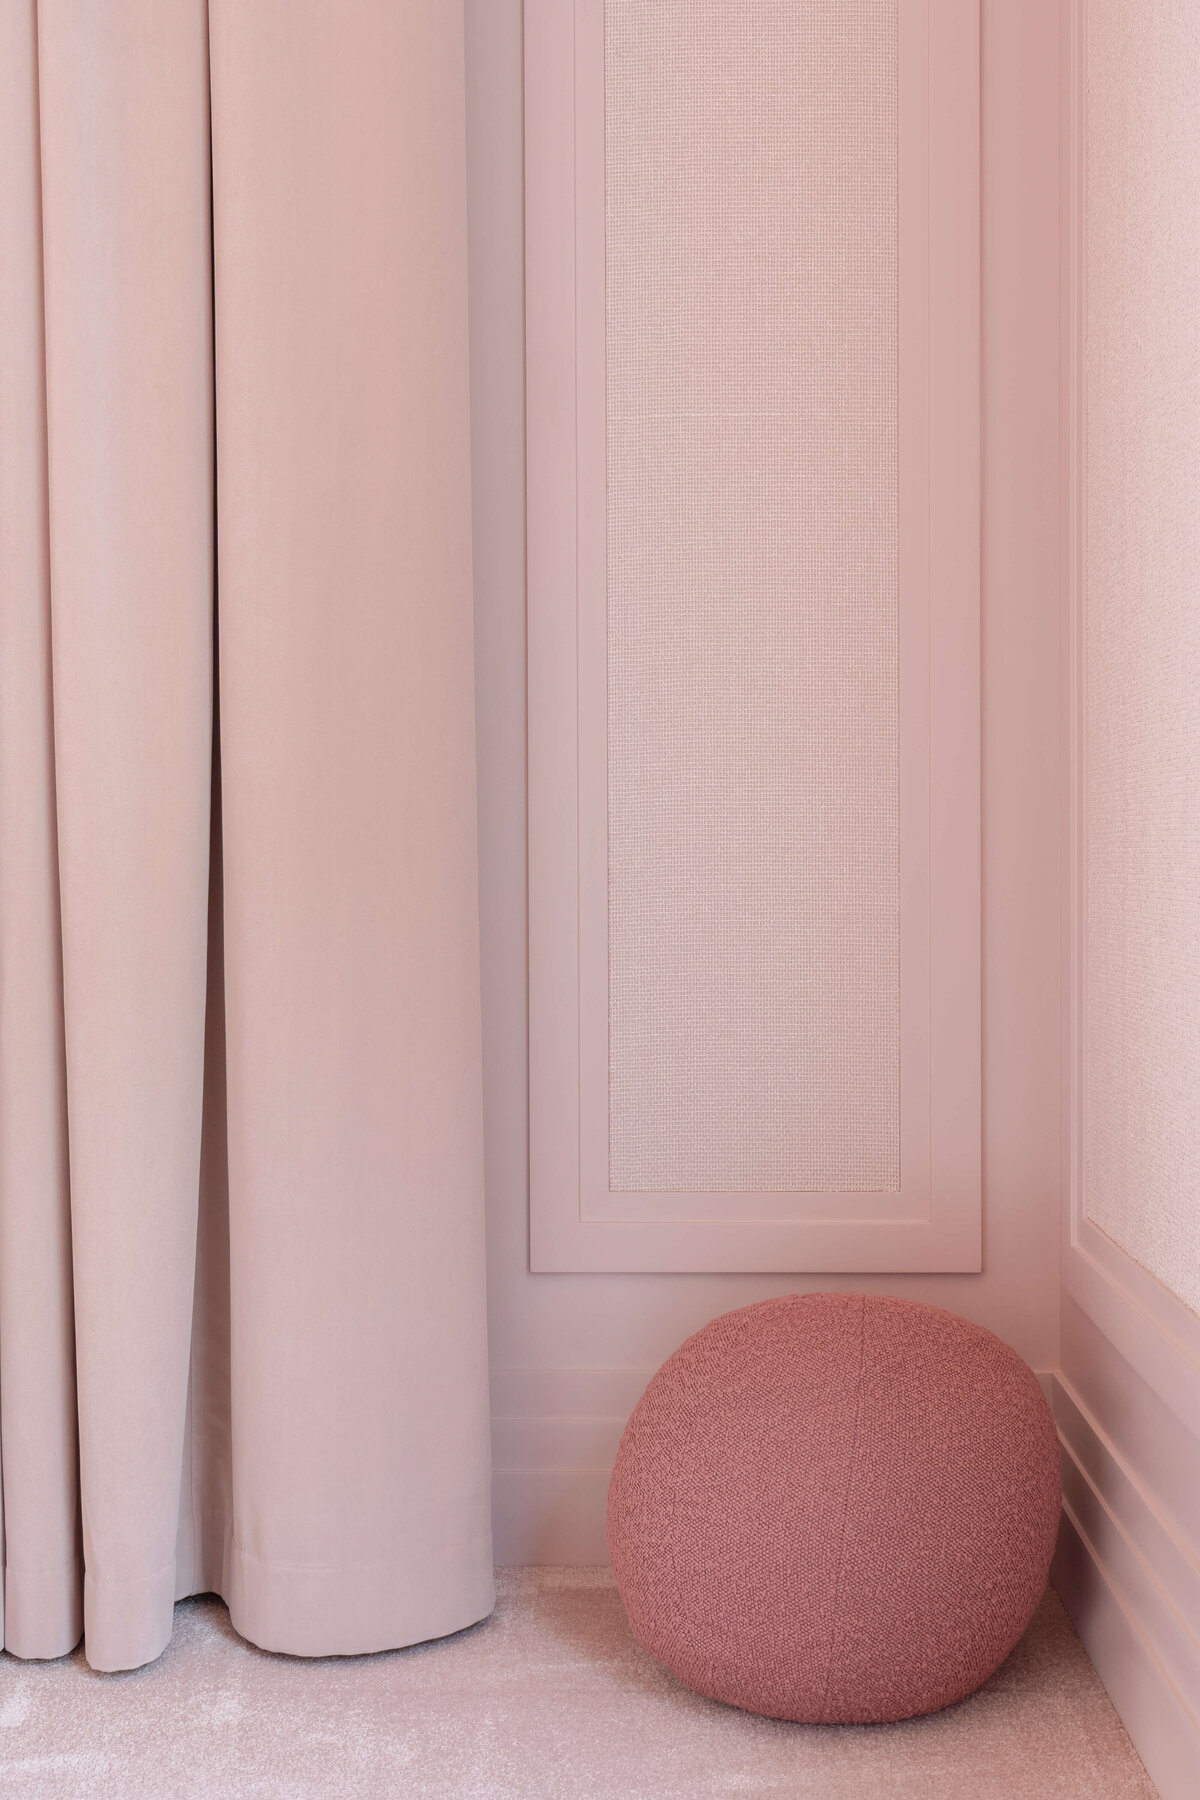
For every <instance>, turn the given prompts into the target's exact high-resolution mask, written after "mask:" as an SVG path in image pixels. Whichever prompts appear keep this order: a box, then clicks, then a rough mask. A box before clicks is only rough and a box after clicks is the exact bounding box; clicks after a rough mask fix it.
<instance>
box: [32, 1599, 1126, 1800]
mask: <svg viewBox="0 0 1200 1800" xmlns="http://www.w3.org/2000/svg"><path fill="white" fill-rule="evenodd" d="M496 1586H497V1608H496V1612H495V1614H494V1616H493V1617H492V1618H491V1619H489V1620H488V1622H487V1623H486V1624H484V1625H480V1626H478V1627H476V1629H475V1630H473V1631H470V1632H467V1633H465V1634H464V1635H463V1636H461V1637H457V1638H453V1639H450V1640H447V1641H445V1642H442V1643H438V1644H429V1645H423V1646H422V1647H421V1648H420V1649H416V1650H405V1651H401V1652H398V1653H396V1654H392V1655H383V1656H376V1657H371V1658H369V1659H356V1660H354V1661H335V1662H298V1661H296V1660H294V1659H293V1658H290V1657H278V1656H266V1655H264V1654H262V1652H260V1651H257V1650H254V1649H252V1648H251V1646H250V1645H248V1644H246V1643H244V1642H242V1641H241V1640H240V1639H239V1638H238V1637H236V1636H235V1635H234V1632H233V1631H232V1629H231V1627H230V1624H229V1618H228V1615H227V1614H226V1612H225V1609H224V1607H222V1606H220V1605H219V1604H218V1603H217V1602H216V1601H213V1600H190V1601H186V1602H184V1603H183V1604H182V1605H181V1606H179V1607H178V1608H177V1609H176V1621H177V1623H176V1628H175V1635H174V1638H173V1639H172V1642H171V1645H170V1647H169V1649H168V1650H167V1652H166V1654H165V1655H164V1657H163V1658H162V1661H161V1662H159V1663H156V1664H155V1665H154V1666H153V1667H152V1668H149V1669H143V1670H140V1671H138V1672H137V1673H136V1674H133V1675H123V1676H115V1677H114V1676H108V1677H105V1678H103V1679H97V1678H96V1677H94V1676H92V1675H91V1674H90V1672H89V1671H88V1669H87V1667H86V1665H85V1664H84V1663H83V1661H82V1659H81V1658H80V1657H78V1656H75V1657H72V1658H71V1659H70V1660H67V1661H63V1662H59V1663H50V1664H41V1665H35V1664H28V1663H25V1664H18V1663H15V1662H13V1661H12V1659H11V1658H7V1657H5V1658H0V1791H2V1792H3V1794H4V1796H5V1800H392V1797H393V1796H395V1800H417V1797H418V1796H419V1800H732V1797H733V1796H735V1795H736V1796H749V1797H757V1800H964V1797H969V1800H1153V1789H1152V1787H1151V1785H1150V1783H1149V1781H1148V1780H1147V1779H1146V1775H1145V1772H1144V1771H1143V1769H1142V1767H1141V1764H1140V1763H1139V1762H1138V1759H1137V1757H1136V1756H1135V1755H1134V1753H1133V1750H1132V1749H1131V1747H1130V1744H1129V1740H1128V1738H1127V1737H1126V1736H1125V1733H1124V1731H1123V1730H1122V1729H1121V1725H1120V1721H1119V1720H1118V1718H1117V1716H1116V1714H1115V1713H1114V1711H1113V1709H1112V1706H1111V1705H1110V1703H1109V1701H1108V1698H1107V1696H1106V1694H1105V1692H1104V1690H1103V1688H1102V1687H1101V1685H1100V1682H1099V1680H1098V1678H1097V1676H1096V1673H1095V1671H1094V1669H1093V1668H1092V1666H1091V1664H1090V1663H1089V1662H1088V1660H1087V1657H1086V1656H1085V1655H1084V1653H1083V1649H1082V1646H1081V1645H1080V1643H1079V1640H1078V1638H1077V1637H1076V1636H1075V1634H1074V1632H1073V1631H1072V1630H1071V1627H1070V1625H1069V1623H1068V1622H1067V1619H1066V1617H1065V1615H1064V1613H1063V1610H1062V1608H1061V1606H1060V1605H1059V1603H1058V1600H1057V1598H1056V1596H1054V1595H1053V1594H1047V1596H1046V1598H1045V1599H1044V1601H1043V1602H1042V1605H1041V1606H1040V1607H1039V1609H1038V1612H1037V1614H1036V1616H1035V1618H1034V1620H1033V1623H1032V1624H1031V1626H1030V1628H1029V1630H1028V1632H1027V1633H1026V1635H1025V1637H1024V1638H1023V1639H1022V1641H1021V1643H1020V1644H1019V1645H1018V1646H1017V1648H1016V1650H1015V1651H1014V1652H1013V1654H1012V1655H1011V1656H1010V1657H1009V1659H1008V1661H1007V1662H1006V1663H1005V1664H1004V1665H1003V1667H1002V1668H1001V1669H999V1670H998V1671H997V1673H996V1674H995V1675H994V1676H993V1677H992V1679H991V1680H990V1681H989V1682H988V1683H987V1684H986V1686H985V1687H983V1688H982V1689H981V1691H980V1692H979V1693H978V1694H975V1695H973V1696H972V1698H971V1699H969V1700H966V1701H964V1702H963V1704H962V1705H961V1706H955V1707H951V1708H949V1709H947V1710H946V1711H945V1712H941V1713H938V1714H936V1715H935V1716H934V1717H933V1718H929V1719H916V1720H911V1721H909V1722H908V1723H906V1724H901V1725H881V1726H869V1727H868V1726H864V1727H858V1728H856V1727H853V1726H849V1727H847V1726H805V1725H787V1724H780V1723H777V1722H776V1721H774V1720H770V1719H758V1718H753V1717H751V1716H750V1715H749V1714H748V1713H744V1712H734V1711H732V1710H731V1709H730V1708H729V1707H726V1706H717V1705H714V1704H713V1703H712V1702H711V1701H708V1700H702V1699H700V1698H699V1697H698V1696H697V1695H695V1694H693V1693H690V1692H689V1691H688V1690H687V1689H686V1688H684V1687H681V1686H680V1685H679V1683H678V1682H677V1681H676V1680H675V1678H674V1676H672V1675H670V1674H668V1672H667V1671H666V1670H665V1669H663V1668H662V1667H661V1665H660V1664H658V1663H656V1662H653V1661H652V1660H651V1658H650V1657H649V1656H647V1655H646V1653H645V1652H644V1651H643V1650H641V1649H640V1648H639V1646H638V1645H637V1644H636V1643H635V1642H634V1640H633V1639H632V1637H631V1636H630V1634H629V1628H628V1626H627V1624H626V1622H625V1617H624V1614H623V1612H622V1610H621V1603H620V1600H619V1599H618V1598H617V1594H616V1590H615V1589H614V1587H613V1584H612V1579H611V1577H610V1575H609V1573H608V1571H607V1570H599V1569H510V1570H504V1569H501V1570H498V1571H497V1582H496Z"/></svg>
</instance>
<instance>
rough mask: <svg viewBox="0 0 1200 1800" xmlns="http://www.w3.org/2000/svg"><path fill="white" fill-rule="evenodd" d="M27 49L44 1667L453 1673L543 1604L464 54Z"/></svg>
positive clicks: (22, 239) (21, 1173)
mask: <svg viewBox="0 0 1200 1800" xmlns="http://www.w3.org/2000/svg"><path fill="white" fill-rule="evenodd" d="M2 10H3V31H4V34H5V42H4V45H3V51H2V60H3V66H4V71H5V73H4V80H5V84H6V89H9V90H11V91H6V93H5V95H4V100H3V111H4V126H3V130H4V136H5V142H4V148H5V150H6V151H8V152H9V154H7V155H6V156H5V159H4V173H3V176H2V180H3V184H4V195H3V207H4V217H3V225H4V243H5V259H4V270H3V287H2V299H3V307H4V317H3V329H4V333H5V343H6V345H7V346H8V348H6V351H5V358H4V375H3V384H2V387H0V404H2V406H3V414H2V416H0V425H2V427H3V438H2V440H0V441H2V448H0V480H2V487H0V555H2V557H3V563H2V572H0V583H2V584H3V586H2V590H0V631H2V633H3V637H2V638H0V653H2V656H3V674H2V676H0V679H2V681H3V684H4V685H3V689H2V691H0V699H2V701H3V722H2V724H0V856H2V857H3V876H2V878H0V880H2V885H0V1486H2V1492H3V1498H4V1505H5V1571H4V1574H5V1598H6V1603H7V1617H6V1622H5V1643H6V1645H7V1647H8V1648H9V1649H11V1650H12V1651H14V1652H15V1653H16V1654H17V1655H23V1656H46V1655H58V1654H62V1653H63V1652H64V1651H65V1650H67V1649H69V1648H70V1647H71V1645H72V1644H73V1643H74V1642H75V1640H76V1638H77V1637H78V1635H79V1629H80V1604H81V1591H80V1590H81V1582H80V1571H81V1570H82V1571H83V1580H82V1619H83V1629H84V1638H85V1650H86V1654H87V1656H88V1659H89V1661H90V1662H91V1663H92V1664H93V1666H95V1667H97V1668H106V1669H109V1668H126V1667H132V1666H135V1665H137V1664H139V1663H142V1662H146V1661H148V1660H150V1659H152V1658H153V1657H154V1656H156V1655H157V1654H158V1653H159V1652H160V1651H161V1649H162V1648H163V1646H164V1645H165V1643H166V1641H167V1639H168V1637H169V1634H170V1629H171V1609H172V1605H173V1603H174V1600H175V1599H176V1598H177V1597H178V1596H180V1595H182V1594H186V1593H189V1592H195V1591H202V1590H205V1589H212V1590H215V1591H217V1592H219V1593H221V1594H222V1595H223V1596H224V1597H225V1598H226V1600H227V1601H228V1603H229V1606H230V1610H231V1616H232V1618H233V1622H234V1624H235V1625H236V1626H237V1628H238V1629H239V1630H241V1631H242V1632H243V1633H244V1634H245V1635H246V1636H248V1637H250V1638H251V1639H252V1640H253V1641H255V1642H257V1643H259V1644H261V1645H263V1646H264V1647H266V1648H269V1649H274V1650H283V1651H288V1652H291V1653H293V1654H313V1655H320V1654H330V1653H349V1652H357V1651H365V1650H374V1649H380V1648H384V1647H388V1646H393V1645H398V1644H403V1643H411V1642H414V1641H418V1640H419V1639H422V1638H427V1637H432V1636H436V1635H440V1634H442V1633H444V1632H447V1631H452V1630H456V1629H458V1628H460V1627H461V1626H463V1625H466V1624H469V1623H471V1622H473V1621H474V1620H475V1619H478V1618H480V1617H481V1616H483V1615H484V1614H485V1613H486V1612H487V1611H488V1610H489V1609H490V1606H491V1603H492V1595H491V1567H490V1539H489V1524H488V1518H489V1506H488V1464H487V1450H486V1442H487V1437H486V1433H487V1405H486V1363H485V1350H484V1299H483V1263H482V1205H481V1195H482V1175H481V1169H482V1147H481V1138H482V1133H481V1118H480V1115H481V1104H480V1073H479V1061H480V1059H479V989H478V949H477V922H476V870H475V815H474V742H473V715H472V684H473V672H472V641H471V589H470V578H471V571H470V549H469V544H470V538H469V492H468V476H467V466H468V464H467V454H468V443H467V438H468V420H467V371H466V301H465V175H464V147H463V136H464V126H463V97H462V41H461V32H462V24H461V17H459V16H458V9H456V8H454V7H446V6H444V5H443V4H441V0H407V3H406V4H405V5H404V6H402V7H396V6H395V5H393V4H391V3H390V0H341V3H340V4H336V5H335V4H332V3H331V0H327V3H324V4H322V3H320V0H301V3H300V4H297V3H296V0H289V3H288V4H286V5H285V4H282V3H280V0H254V4H252V5H245V4H243V3H242V0H209V4H208V6H207V7H206V6H205V4H204V0H108V3H107V4H106V5H105V6H103V7H80V6H78V5H77V4H74V3H73V0H37V3H36V5H35V4H33V3H32V0H3V8H2ZM218 717H219V725H218V724H217V723H216V721H217V719H218ZM68 1153H69V1154H68ZM68 1163H69V1176H68ZM76 1383H77V1393H76V1391H75V1384H76ZM76 1455H77V1456H78V1474H77V1473H76V1461H75V1459H76Z"/></svg>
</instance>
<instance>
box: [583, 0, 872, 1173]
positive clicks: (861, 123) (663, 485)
mask: <svg viewBox="0 0 1200 1800" xmlns="http://www.w3.org/2000/svg"><path fill="white" fill-rule="evenodd" d="M605 176H606V180H605V188H606V206H605V214H606V217H605V224H606V238H605V242H606V291H605V320H606V349H607V378H606V389H607V392H606V400H607V481H608V492H607V534H606V535H607V607H608V621H607V655H608V874H609V889H608V891H609V947H608V948H609V1062H610V1115H609V1117H610V1143H609V1185H610V1188H611V1189H612V1190H613V1191H615V1192H630V1193H637V1192H672V1191H675V1192H704V1191H717V1192H721V1191H724V1192H738V1191H740V1192H758V1191H772V1190H774V1191H809V1192H834V1193H837V1192H872V1191H885V1192H886V1191H892V1190H895V1189H896V1188H897V1187H898V1186H899V1181H900V1118H899V1092H900V1080H899V1072H900V994H899V985H900V905H899V899H900V895H899V814H900V807H899V763H898V757H899V693H898V644H897V629H898V577H897V558H898V537H897V533H898V518H897V430H898V394H897V13H896V0H833V3H829V4H822V5H820V6H814V5H813V4H811V0H782V3H781V0H771V3H767V0H748V3H746V4H741V5H737V6H731V5H729V4H727V0H655V4H653V5H647V4H646V3H645V0H607V5H606V9H605Z"/></svg>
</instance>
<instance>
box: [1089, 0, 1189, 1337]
mask: <svg viewBox="0 0 1200 1800" xmlns="http://www.w3.org/2000/svg"><path fill="white" fill-rule="evenodd" d="M1087 43H1088V50H1087V58H1088V67H1087V110H1088V125H1087V193H1088V200H1087V236H1086V254H1087V351H1086V418H1087V425H1086V458H1087V508H1086V545H1087V547H1086V614H1085V627H1086V674H1087V709H1086V726H1085V731H1086V752H1087V790H1086V823H1087V896H1088V898H1087V947H1086V996H1087V1003H1086V1033H1085V1044H1084V1055H1085V1090H1086V1102H1085V1121H1086V1123H1085V1139H1086V1142H1085V1157H1086V1165H1085V1168H1086V1172H1085V1188H1084V1204H1085V1209H1086V1212H1087V1215H1088V1217H1089V1218H1090V1219H1091V1220H1092V1221H1093V1223H1094V1224H1096V1225H1098V1226H1099V1227H1100V1228H1101V1230H1103V1231H1105V1232H1107V1233H1108V1235H1109V1236H1110V1237H1112V1238H1114V1239H1115V1240H1116V1242H1117V1243H1118V1244H1120V1245H1121V1247H1122V1248H1123V1249H1125V1250H1126V1251H1128V1253H1129V1254H1130V1255H1131V1256H1133V1257H1134V1258H1135V1259H1136V1260H1137V1261H1138V1262H1139V1263H1141V1264H1142V1265H1143V1266H1144V1267H1145V1268H1147V1269H1149V1270H1150V1271H1151V1273H1152V1274H1154V1275H1156V1276H1157V1277H1158V1278H1159V1280H1160V1281H1162V1282H1164V1283H1165V1284H1166V1285H1167V1287H1169V1288H1170V1289H1172V1290H1173V1291H1174V1293H1176V1294H1177V1295H1178V1296H1179V1297H1180V1299H1182V1300H1184V1301H1186V1302H1187V1304H1188V1305H1189V1306H1191V1307H1192V1308H1193V1309H1194V1310H1196V1311H1198V1312H1200V504H1198V499H1197V496H1200V311H1198V310H1197V295H1198V294H1200V13H1197V10H1196V7H1195V5H1194V0H1139V4H1138V5H1137V6H1129V5H1128V4H1127V3H1126V0H1091V5H1090V7H1089V10H1088V38H1087Z"/></svg>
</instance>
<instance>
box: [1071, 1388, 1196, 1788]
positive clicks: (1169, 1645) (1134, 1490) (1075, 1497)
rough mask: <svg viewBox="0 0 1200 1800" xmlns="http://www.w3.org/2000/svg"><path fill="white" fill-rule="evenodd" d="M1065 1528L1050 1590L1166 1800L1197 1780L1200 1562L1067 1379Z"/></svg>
mask: <svg viewBox="0 0 1200 1800" xmlns="http://www.w3.org/2000/svg"><path fill="white" fill-rule="evenodd" d="M1053 1406H1054V1412H1055V1417H1056V1420H1057V1422H1058V1428H1059V1441H1060V1443H1061V1445H1062V1452H1063V1524H1062V1530H1061V1533H1060V1536H1059V1544H1058V1549H1057V1552H1056V1554H1055V1559H1054V1566H1053V1568H1052V1570H1051V1580H1052V1582H1053V1584H1054V1586H1055V1588H1056V1589H1057V1590H1058V1592H1059V1594H1060V1596H1061V1598H1062V1600H1063V1603H1064V1605H1065V1606H1066V1608H1067V1611H1068V1612H1069V1613H1070V1615H1071V1618H1072V1621H1073V1622H1074V1625H1075V1628H1076V1630H1077V1631H1078V1632H1079V1635H1080V1637H1081V1638H1082V1640H1083V1643H1084V1647H1085V1648H1086V1650H1087V1652H1088V1655H1089V1656H1090V1657H1091V1659H1092V1661H1093V1663H1094V1664H1095V1666H1096V1669H1097V1672H1098V1673H1099V1675H1100V1679H1101V1680H1102V1681H1103V1683H1104V1685H1105V1687H1106V1688H1107V1689H1108V1692H1109V1695H1110V1696H1111V1698H1112V1701H1113V1704H1114V1705H1115V1706H1116V1708H1117V1711H1118V1712H1119V1713H1120V1715H1121V1718H1122V1720H1123V1722H1124V1724H1125V1727H1126V1730H1127V1731H1128V1732H1129V1735H1130V1737H1131V1738H1132V1740H1133V1743H1134V1746H1135V1748H1136V1749H1137V1751H1138V1754H1139V1755H1140V1756H1141V1758H1142V1761H1143V1762H1144V1763H1145V1765H1146V1768H1147V1770H1148V1772H1149V1774H1150V1777H1151V1779H1152V1781H1153V1782H1154V1783H1155V1785H1156V1787H1157V1788H1158V1790H1159V1793H1160V1794H1161V1795H1162V1800H1194V1796H1195V1793H1196V1778H1195V1771H1196V1769H1197V1768H1200V1634H1198V1631H1197V1627H1196V1624H1195V1621H1196V1620H1197V1619H1200V1558H1197V1555H1196V1553H1195V1551H1194V1550H1193V1549H1192V1548H1191V1547H1190V1546H1189V1544H1188V1543H1187V1541H1186V1539H1185V1538H1184V1536H1183V1535H1182V1533H1181V1531H1180V1529H1179V1527H1178V1525H1177V1524H1176V1522H1175V1521H1173V1520H1171V1519H1170V1518H1169V1516H1168V1515H1167V1514H1166V1512H1165V1510H1164V1509H1163V1508H1162V1506H1161V1505H1160V1504H1159V1503H1158V1501H1157V1500H1156V1498H1155V1496H1154V1495H1152V1494H1151V1493H1150V1492H1149V1491H1148V1490H1147V1488H1146V1486H1145V1484H1144V1483H1143V1482H1142V1481H1141V1480H1140V1479H1139V1477H1138V1475H1137V1474H1136V1472H1135V1471H1134V1470H1133V1469H1132V1468H1131V1467H1130V1466H1129V1464H1128V1463H1127V1462H1126V1461H1125V1460H1124V1459H1123V1458H1122V1456H1121V1454H1120V1452H1119V1451H1118V1449H1117V1447H1116V1446H1115V1445H1114V1444H1113V1442H1112V1440H1111V1439H1110V1438H1109V1437H1108V1436H1107V1435H1106V1433H1105V1432H1104V1430H1103V1429H1102V1427H1101V1426H1100V1424H1099V1422H1098V1421H1097V1420H1096V1419H1095V1418H1094V1417H1093V1416H1092V1414H1091V1413H1090V1412H1089V1411H1088V1409H1087V1407H1086V1406H1085V1405H1084V1403H1083V1401H1082V1399H1081V1398H1080V1396H1079V1395H1078V1394H1077V1393H1076V1392H1075V1390H1074V1389H1073V1388H1072V1387H1071V1385H1070V1383H1069V1382H1068V1381H1067V1380H1065V1379H1064V1377H1063V1376H1062V1375H1061V1374H1056V1375H1055V1378H1054V1381H1053Z"/></svg>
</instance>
